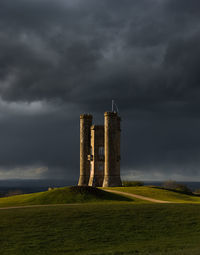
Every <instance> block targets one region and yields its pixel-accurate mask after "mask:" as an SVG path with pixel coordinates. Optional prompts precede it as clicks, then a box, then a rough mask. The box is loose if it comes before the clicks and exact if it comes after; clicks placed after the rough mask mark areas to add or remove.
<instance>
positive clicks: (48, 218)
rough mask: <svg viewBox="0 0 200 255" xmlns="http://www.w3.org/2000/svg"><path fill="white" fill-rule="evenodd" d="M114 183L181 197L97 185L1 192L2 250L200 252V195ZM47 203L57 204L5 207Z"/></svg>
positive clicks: (99, 254) (53, 254)
mask: <svg viewBox="0 0 200 255" xmlns="http://www.w3.org/2000/svg"><path fill="white" fill-rule="evenodd" d="M111 189H117V190H120V191H125V192H130V193H134V194H139V195H143V196H148V197H152V198H156V199H160V200H167V201H172V202H178V203H174V204H173V203H172V204H156V203H150V202H147V201H143V200H139V199H129V198H126V197H123V196H120V195H116V194H111V193H108V192H105V191H104V190H102V189H96V188H92V187H65V188H57V189H54V190H51V191H46V192H40V193H34V194H27V195H18V196H13V197H7V198H0V207H1V209H0V231H1V235H0V244H1V245H0V254H1V255H13V254H15V255H35V254H37V255H46V254H48V255H57V254H58V255H66V254H68V255H74V254H77V255H136V254H137V255H138V254H142V255H150V254H151V255H188V254H193V255H199V250H200V204H198V202H199V200H200V199H199V197H196V196H189V195H184V194H180V193H177V192H172V191H168V190H163V189H158V188H153V187H121V188H111ZM66 203H67V204H68V206H64V205H58V204H66ZM73 203H75V204H76V206H74V205H72V204H73ZM47 204H57V205H55V206H46V207H31V208H23V207H21V208H15V209H5V208H2V207H7V206H21V205H24V206H25V205H47Z"/></svg>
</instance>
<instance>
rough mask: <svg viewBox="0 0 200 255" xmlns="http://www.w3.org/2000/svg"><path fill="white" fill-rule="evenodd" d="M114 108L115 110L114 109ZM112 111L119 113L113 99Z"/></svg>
mask: <svg viewBox="0 0 200 255" xmlns="http://www.w3.org/2000/svg"><path fill="white" fill-rule="evenodd" d="M114 108H115V109H116V111H115V109H114ZM112 112H117V113H119V109H118V107H117V105H116V103H115V101H114V100H112Z"/></svg>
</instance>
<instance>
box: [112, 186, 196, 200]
mask: <svg viewBox="0 0 200 255" xmlns="http://www.w3.org/2000/svg"><path fill="white" fill-rule="evenodd" d="M109 189H114V190H119V191H124V192H128V193H133V194H137V195H142V196H146V197H150V198H155V199H159V200H164V201H170V202H176V203H200V196H196V195H187V194H182V193H179V192H175V191H170V190H165V189H161V188H158V187H149V186H139V187H117V188H109Z"/></svg>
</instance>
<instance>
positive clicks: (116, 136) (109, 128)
mask: <svg viewBox="0 0 200 255" xmlns="http://www.w3.org/2000/svg"><path fill="white" fill-rule="evenodd" d="M120 121H121V118H120V117H119V116H118V114H117V113H116V112H105V114H104V139H105V140H104V146H105V170H104V181H103V187H112V186H113V187H114V186H122V182H121V178H120V132H121V130H120Z"/></svg>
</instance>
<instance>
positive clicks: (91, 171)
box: [78, 111, 122, 187]
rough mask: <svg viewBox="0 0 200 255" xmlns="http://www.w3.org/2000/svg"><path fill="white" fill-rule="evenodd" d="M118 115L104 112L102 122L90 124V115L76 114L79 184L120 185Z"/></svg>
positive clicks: (96, 185) (97, 185)
mask: <svg viewBox="0 0 200 255" xmlns="http://www.w3.org/2000/svg"><path fill="white" fill-rule="evenodd" d="M120 121H121V119H120V117H119V116H118V114H117V113H116V112H114V111H113V112H105V114H104V126H100V125H92V115H90V114H82V115H80V178H79V183H78V185H79V186H87V185H88V186H95V187H102V186H103V187H115V186H121V185H122V183H121V178H120V131H121V130H120Z"/></svg>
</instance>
